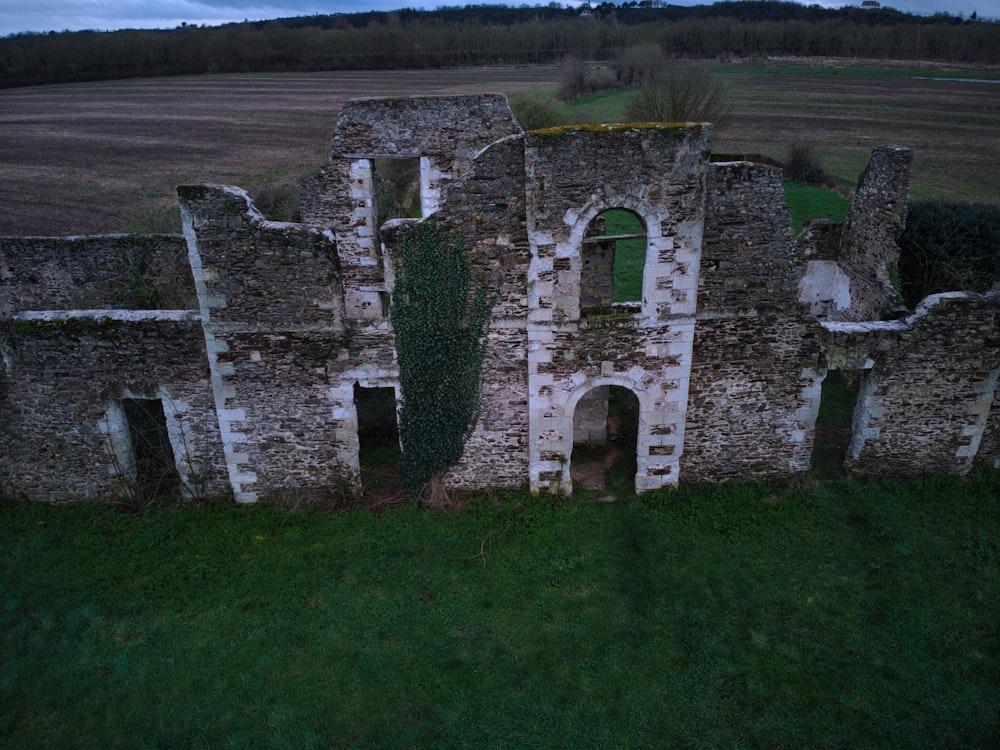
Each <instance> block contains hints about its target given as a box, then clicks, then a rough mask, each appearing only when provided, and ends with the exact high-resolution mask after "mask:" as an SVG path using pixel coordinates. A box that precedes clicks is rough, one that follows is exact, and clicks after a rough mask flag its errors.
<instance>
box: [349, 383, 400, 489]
mask: <svg viewBox="0 0 1000 750" xmlns="http://www.w3.org/2000/svg"><path fill="white" fill-rule="evenodd" d="M354 406H355V408H356V409H357V412H358V460H359V463H360V464H361V485H362V487H363V488H364V489H366V490H369V489H395V488H397V487H398V486H399V424H398V422H397V420H396V390H395V389H394V388H391V387H389V388H365V387H364V386H362V385H360V384H359V383H355V384H354Z"/></svg>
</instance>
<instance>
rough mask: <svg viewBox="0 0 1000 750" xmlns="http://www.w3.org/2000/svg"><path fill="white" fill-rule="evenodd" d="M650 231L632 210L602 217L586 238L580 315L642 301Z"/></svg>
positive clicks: (614, 211)
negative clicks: (615, 305)
mask: <svg viewBox="0 0 1000 750" xmlns="http://www.w3.org/2000/svg"><path fill="white" fill-rule="evenodd" d="M645 263H646V231H645V228H644V227H643V224H642V220H641V219H640V218H639V216H638V215H637V214H635V213H633V212H632V211H628V210H626V209H623V208H612V209H609V210H607V211H604V212H603V213H601V214H598V215H597V216H596V217H595V218H594V219H593V220H592V221H591V222H590V224H589V225H588V227H587V231H586V233H585V235H584V238H583V251H582V267H581V271H580V314H581V315H583V316H587V315H606V314H609V313H611V312H612V308H613V305H614V304H615V303H626V304H625V305H624V306H625V307H626V308H627V307H630V305H628V304H627V303H635V302H640V301H641V300H642V270H643V266H644V265H645Z"/></svg>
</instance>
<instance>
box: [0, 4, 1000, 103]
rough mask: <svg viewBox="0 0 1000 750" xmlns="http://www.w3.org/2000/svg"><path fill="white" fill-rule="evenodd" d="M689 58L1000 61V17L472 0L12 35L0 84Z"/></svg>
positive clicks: (0, 60) (0, 57)
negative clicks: (656, 52)
mask: <svg viewBox="0 0 1000 750" xmlns="http://www.w3.org/2000/svg"><path fill="white" fill-rule="evenodd" d="M649 44H653V45H658V46H659V47H660V48H661V49H662V50H663V52H664V54H666V55H667V56H669V57H672V58H688V59H691V58H693V59H726V58H728V57H735V58H754V57H760V58H764V57H768V56H781V55H788V56H798V57H811V56H823V57H858V58H866V59H897V60H937V61H942V62H950V63H966V64H967V63H984V64H991V63H998V62H1000V22H998V21H997V20H983V19H979V18H976V17H975V14H973V16H972V17H970V18H963V17H961V16H954V15H950V14H948V13H939V14H936V15H933V16H917V15H911V14H907V13H903V12H901V11H897V10H894V9H892V8H874V9H862V8H858V7H843V8H839V9H826V8H821V7H820V6H818V5H812V6H804V5H800V4H798V3H794V2H787V1H783V0H737V1H730V2H721V3H716V4H713V5H700V6H693V7H680V6H671V5H667V6H661V7H656V6H655V5H654V4H653V2H651V0H641V2H640V1H638V0H626V1H625V2H623V3H622V4H620V5H616V4H614V3H611V2H603V3H601V4H600V5H595V6H593V7H584V8H583V9H581V8H566V7H562V6H561V5H559V4H558V3H551V4H549V5H548V6H542V7H526V6H521V7H510V6H504V5H466V6H464V7H447V8H440V9H438V10H433V11H423V10H413V9H403V10H398V11H391V12H375V11H372V12H365V13H352V14H343V13H341V14H334V15H315V16H303V17H296V18H284V19H277V20H273V21H261V22H243V23H233V24H226V25H223V26H212V27H207V26H201V27H199V26H194V25H187V24H182V25H181V26H180V27H178V28H176V29H170V30H138V29H130V30H123V31H107V32H102V31H78V32H70V31H63V32H48V33H24V34H16V35H12V36H7V37H4V38H0V87H13V86H32V85H40V84H48V83H64V82H78V81H93V80H107V79H115V78H134V77H144V76H170V75H196V74H201V73H249V72H291V71H321V70H391V69H407V68H409V69H419V68H440V67H453V66H471V65H497V64H535V63H552V62H557V61H560V60H563V59H565V58H566V57H569V56H572V57H576V58H580V59H587V60H611V59H614V58H615V57H617V56H619V55H620V54H621V53H622V51H623V50H625V49H628V48H629V47H634V46H636V45H649Z"/></svg>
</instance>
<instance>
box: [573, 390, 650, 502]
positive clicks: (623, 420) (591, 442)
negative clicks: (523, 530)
mask: <svg viewBox="0 0 1000 750" xmlns="http://www.w3.org/2000/svg"><path fill="white" fill-rule="evenodd" d="M638 434H639V399H638V397H637V396H636V395H635V394H634V393H633V392H632V391H630V390H629V389H628V388H624V387H622V386H617V385H601V386H598V387H596V388H593V389H592V390H590V391H588V392H587V393H585V394H584V395H583V396H582V397H581V398H580V400H579V401H578V402H577V404H576V408H575V410H574V411H573V455H572V457H571V459H570V478H571V479H572V480H573V487H574V488H575V489H584V490H595V491H599V492H613V493H615V494H619V495H625V494H632V493H633V492H634V491H635V475H636V446H637V442H638Z"/></svg>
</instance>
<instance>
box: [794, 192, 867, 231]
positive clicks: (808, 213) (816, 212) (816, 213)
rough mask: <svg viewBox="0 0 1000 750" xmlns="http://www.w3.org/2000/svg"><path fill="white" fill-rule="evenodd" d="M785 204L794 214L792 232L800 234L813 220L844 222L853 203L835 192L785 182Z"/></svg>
mask: <svg viewBox="0 0 1000 750" xmlns="http://www.w3.org/2000/svg"><path fill="white" fill-rule="evenodd" d="M784 188H785V202H786V203H787V204H788V208H789V209H790V210H791V213H792V231H793V232H795V234H798V233H799V232H801V231H802V226H803V225H804V224H805V222H807V221H809V220H811V219H833V220H834V221H843V220H844V219H845V217H846V216H847V209H848V208H849V207H850V205H851V201H850V200H848V199H847V198H845V197H844V196H842V195H841V194H840V193H838V192H837V191H835V190H829V189H827V188H822V187H816V186H815V185H804V184H803V183H801V182H785V183H784Z"/></svg>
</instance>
